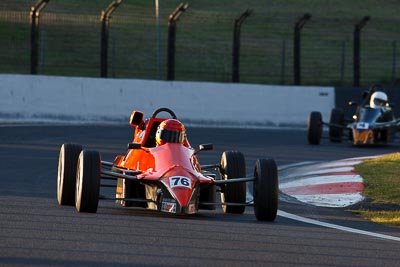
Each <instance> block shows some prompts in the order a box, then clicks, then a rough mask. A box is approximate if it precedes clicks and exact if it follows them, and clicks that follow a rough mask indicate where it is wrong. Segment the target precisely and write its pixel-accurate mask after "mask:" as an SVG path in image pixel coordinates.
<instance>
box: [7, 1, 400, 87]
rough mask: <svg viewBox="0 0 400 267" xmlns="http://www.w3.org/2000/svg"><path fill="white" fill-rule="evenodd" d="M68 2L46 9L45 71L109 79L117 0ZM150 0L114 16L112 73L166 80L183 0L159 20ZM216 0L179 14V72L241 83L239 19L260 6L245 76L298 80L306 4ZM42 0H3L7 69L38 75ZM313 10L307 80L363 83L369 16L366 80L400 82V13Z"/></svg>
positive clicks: (305, 44) (247, 29)
mask: <svg viewBox="0 0 400 267" xmlns="http://www.w3.org/2000/svg"><path fill="white" fill-rule="evenodd" d="M60 2H63V3H64V4H62V3H60ZM66 2H68V1H52V0H51V1H50V2H49V3H48V5H47V6H46V8H45V9H44V10H43V11H42V12H41V14H40V24H39V36H40V38H39V63H38V73H39V74H45V75H63V76H87V77H99V76H100V38H101V21H100V14H101V11H102V10H104V9H105V8H106V7H107V6H108V4H110V2H111V0H107V1H106V0H98V1H85V2H88V3H85V5H84V7H82V4H80V2H81V1H75V0H70V1H69V3H68V4H66ZM150 2H151V3H150V4H149V1H128V0H125V1H124V2H123V3H122V4H121V5H120V6H119V7H118V8H117V9H116V10H115V12H114V13H113V14H112V18H111V21H110V29H109V45H108V48H109V50H108V77H116V78H137V79H158V80H165V79H166V66H167V62H166V58H167V32H168V16H169V14H171V12H173V11H174V9H175V8H176V6H177V5H178V4H179V3H180V1H173V0H170V1H167V0H165V1H163V0H160V6H159V12H160V15H159V18H160V24H159V25H158V24H157V19H156V15H155V14H156V12H155V6H154V2H152V1H150ZM206 2H207V4H208V5H209V6H206V4H204V5H202V3H203V1H200V2H199V3H197V2H194V3H193V4H190V2H189V9H188V10H186V11H185V12H184V13H183V14H182V16H181V17H180V18H179V21H178V22H177V32H176V57H175V61H176V67H175V79H176V80H191V81H211V82H231V81H232V49H233V43H232V40H233V24H234V20H235V18H237V17H239V16H240V14H241V12H243V11H245V10H246V9H247V8H250V9H253V13H252V14H251V15H250V16H249V17H248V18H247V19H246V21H244V23H243V25H242V27H241V36H240V39H241V44H240V82H243V83H259V84H282V85H292V84H294V78H293V76H294V63H293V62H294V58H293V57H294V53H293V50H294V44H293V33H294V25H295V23H296V21H297V20H298V19H299V18H300V17H301V16H303V14H304V13H302V10H301V9H299V10H298V12H295V11H293V10H289V11H288V12H287V13H283V11H280V12H279V13H276V12H275V13H274V12H272V11H270V10H269V7H268V6H267V5H266V4H264V5H265V7H264V6H257V5H256V4H254V5H255V7H254V8H253V7H252V6H251V2H254V3H256V2H257V3H258V2H262V1H249V3H247V4H246V5H244V4H243V5H239V4H236V5H235V6H234V8H232V9H229V8H225V9H221V5H222V4H219V6H218V7H215V8H213V6H210V5H212V4H210V3H212V1H211V2H210V1H204V3H206ZM236 2H237V1H236ZM35 3H36V2H35V1H29V0H14V1H11V0H9V1H5V2H2V3H0V35H1V38H2V41H1V42H0V62H1V64H0V72H1V73H30V31H31V26H30V19H29V12H30V8H31V6H33V5H34V4H35ZM226 3H229V2H227V1H225V4H226ZM304 10H306V9H304ZM283 14H284V15H283ZM311 15H312V17H311V19H310V20H309V21H307V22H306V23H305V25H304V27H303V28H302V30H301V50H300V51H301V53H300V55H301V70H300V74H301V84H302V85H329V86H332V85H336V86H351V85H352V84H353V82H354V70H353V68H354V62H353V56H354V51H353V47H354V46H353V42H354V28H355V25H356V24H357V23H358V21H359V20H361V19H362V17H363V16H364V15H371V20H370V21H369V22H368V23H367V25H365V27H364V28H363V29H362V31H361V50H360V77H361V85H362V86H369V85H370V84H371V83H383V84H392V85H393V84H396V83H398V80H399V75H400V73H399V71H398V66H399V56H398V54H399V53H398V52H399V41H400V34H399V30H398V28H397V25H399V24H400V19H398V18H395V17H394V18H382V16H381V17H378V18H374V14H363V15H354V16H353V17H350V16H346V17H338V16H336V17H329V16H328V15H325V14H320V15H319V14H315V13H314V14H311Z"/></svg>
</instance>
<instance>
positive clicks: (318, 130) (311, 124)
mask: <svg viewBox="0 0 400 267" xmlns="http://www.w3.org/2000/svg"><path fill="white" fill-rule="evenodd" d="M321 136H322V115H321V112H318V111H312V112H311V113H310V116H309V117H308V122H307V138H308V143H309V144H311V145H319V143H320V141H321Z"/></svg>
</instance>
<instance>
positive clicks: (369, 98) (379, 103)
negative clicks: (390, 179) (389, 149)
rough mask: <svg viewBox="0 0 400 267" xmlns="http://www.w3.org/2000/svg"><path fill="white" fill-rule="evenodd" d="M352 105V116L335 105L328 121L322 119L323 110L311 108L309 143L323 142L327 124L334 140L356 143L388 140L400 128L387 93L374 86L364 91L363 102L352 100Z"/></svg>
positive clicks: (330, 135)
mask: <svg viewBox="0 0 400 267" xmlns="http://www.w3.org/2000/svg"><path fill="white" fill-rule="evenodd" d="M349 105H350V106H355V107H356V111H355V113H354V115H353V117H352V118H345V115H344V111H343V110H342V109H340V108H334V109H332V112H331V114H330V119H329V122H324V121H323V120H322V115H321V113H320V112H318V111H312V112H311V114H310V116H309V118H308V123H307V130H308V132H307V138H308V143H309V144H312V145H318V144H320V141H321V137H322V134H323V126H324V125H325V126H327V127H328V133H329V140H330V141H331V142H342V140H343V139H347V140H350V141H351V142H352V143H353V145H356V146H361V145H376V144H388V143H390V142H391V141H392V139H393V137H394V134H395V133H396V132H397V131H398V130H399V129H400V120H399V119H396V118H395V116H394V112H393V110H392V108H391V106H390V105H389V102H388V98H387V95H386V93H385V92H383V91H381V90H379V89H378V90H377V89H376V88H375V87H372V88H371V89H370V90H369V91H366V92H364V94H363V101H362V103H361V104H358V103H357V102H355V101H349Z"/></svg>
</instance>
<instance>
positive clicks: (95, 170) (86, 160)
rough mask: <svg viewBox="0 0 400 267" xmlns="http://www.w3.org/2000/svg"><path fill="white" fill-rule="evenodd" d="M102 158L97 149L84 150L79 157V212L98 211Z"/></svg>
mask: <svg viewBox="0 0 400 267" xmlns="http://www.w3.org/2000/svg"><path fill="white" fill-rule="evenodd" d="M100 174H101V159H100V154H99V152H97V151H91V150H83V151H82V152H81V154H80V155H79V159H78V170H77V176H76V199H75V207H76V209H77V211H79V212H92V213H95V212H96V211H97V206H98V203H99V193H100Z"/></svg>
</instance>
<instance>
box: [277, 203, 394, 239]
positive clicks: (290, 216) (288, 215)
mask: <svg viewBox="0 0 400 267" xmlns="http://www.w3.org/2000/svg"><path fill="white" fill-rule="evenodd" d="M278 215H279V216H281V217H284V218H288V219H292V220H295V221H299V222H304V223H309V224H314V225H318V226H322V227H327V228H332V229H336V230H340V231H345V232H350V233H355V234H360V235H366V236H372V237H377V238H381V239H387V240H393V241H397V242H400V237H396V236H391V235H383V234H378V233H373V232H368V231H363V230H359V229H355V228H350V227H345V226H340V225H336V224H332V223H324V222H320V221H317V220H313V219H308V218H305V217H301V216H298V215H294V214H291V213H287V212H285V211H282V210H278Z"/></svg>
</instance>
